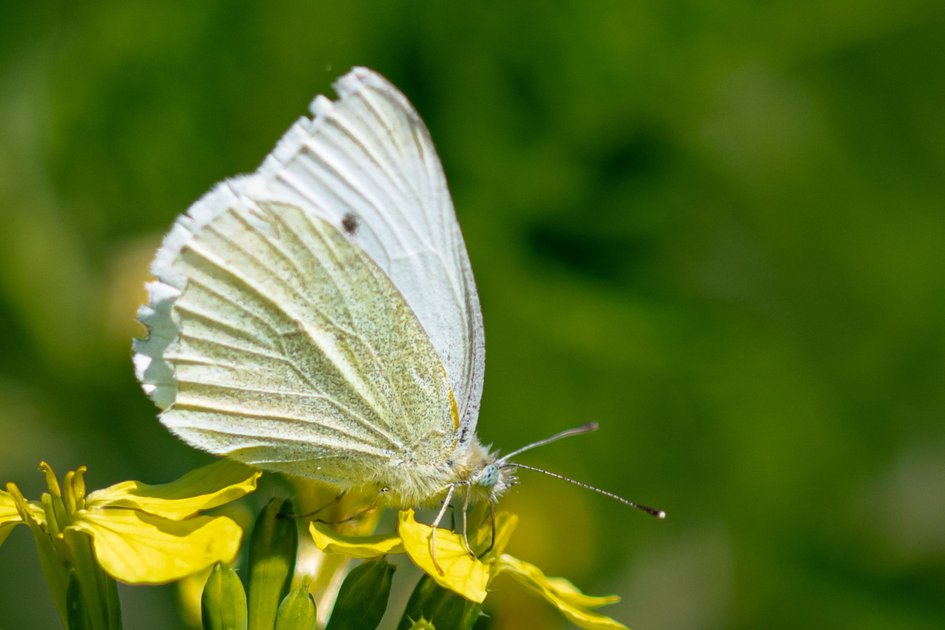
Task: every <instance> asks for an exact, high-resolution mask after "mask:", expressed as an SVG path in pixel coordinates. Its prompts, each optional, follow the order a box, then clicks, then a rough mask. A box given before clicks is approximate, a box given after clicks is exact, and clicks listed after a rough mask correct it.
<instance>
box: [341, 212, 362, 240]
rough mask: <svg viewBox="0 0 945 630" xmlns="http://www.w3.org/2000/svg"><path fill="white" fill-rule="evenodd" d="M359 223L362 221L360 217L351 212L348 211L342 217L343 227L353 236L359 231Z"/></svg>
mask: <svg viewBox="0 0 945 630" xmlns="http://www.w3.org/2000/svg"><path fill="white" fill-rule="evenodd" d="M359 225H361V222H360V221H359V220H358V217H357V216H356V215H355V214H353V213H351V212H346V213H345V216H343V217H341V227H342V229H344V231H345V232H347V233H348V234H351V235H352V236H353V235H354V233H355V232H357V231H358V226H359Z"/></svg>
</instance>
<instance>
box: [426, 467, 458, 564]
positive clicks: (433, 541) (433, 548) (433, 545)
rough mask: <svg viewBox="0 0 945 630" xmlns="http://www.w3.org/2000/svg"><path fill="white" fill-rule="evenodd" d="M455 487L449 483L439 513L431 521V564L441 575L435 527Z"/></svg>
mask: <svg viewBox="0 0 945 630" xmlns="http://www.w3.org/2000/svg"><path fill="white" fill-rule="evenodd" d="M455 489H456V486H455V485H454V484H450V487H449V490H447V491H446V498H445V499H443V507H441V508H440V513H439V514H437V515H436V519H434V521H433V532H432V533H431V534H430V558H431V559H432V560H433V566H434V567H436V570H437V572H438V573H439V574H440V575H443V573H444V571H443V567H441V566H440V563H439V562H437V561H436V529H437V527H439V525H440V521H442V520H443V515H444V514H446V508H447V507H449V504H450V500H451V499H452V498H453V491H454V490H455Z"/></svg>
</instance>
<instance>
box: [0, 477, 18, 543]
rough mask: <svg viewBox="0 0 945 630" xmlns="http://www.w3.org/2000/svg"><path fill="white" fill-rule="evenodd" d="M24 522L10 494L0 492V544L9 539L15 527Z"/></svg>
mask: <svg viewBox="0 0 945 630" xmlns="http://www.w3.org/2000/svg"><path fill="white" fill-rule="evenodd" d="M22 522H23V519H21V518H20V513H19V512H18V511H17V509H16V504H15V503H14V502H13V497H11V496H10V493H9V492H4V491H3V490H0V544H3V541H4V540H6V539H7V536H9V535H10V532H11V531H13V527H14V526H16V525H19V524H20V523H22Z"/></svg>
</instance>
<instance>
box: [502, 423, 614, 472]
mask: <svg viewBox="0 0 945 630" xmlns="http://www.w3.org/2000/svg"><path fill="white" fill-rule="evenodd" d="M598 426H599V425H598V424H597V423H596V422H588V423H587V424H582V425H581V426H579V427H574V428H573V429H568V430H566V431H562V432H561V433H555V434H554V435H552V436H551V437H546V438H545V439H544V440H538V441H537V442H532V443H531V444H526V445H525V446H523V447H522V448H520V449H518V450H517V451H512V452H511V453H509V454H508V455H503V456H502V458H501V459H499V460H498V461H496V465H497V466H499V467H502V466H504V465H506V463H507V462H508V461H509V460H510V459H512V458H513V457H515V456H516V455H518V454H519V453H524V452H525V451H530V450H532V449H533V448H535V447H538V446H544V445H545V444H550V443H552V442H557V441H558V440H560V439H561V438H566V437H571V436H572V435H582V434H584V433H590V432H591V431H596V430H597V428H598Z"/></svg>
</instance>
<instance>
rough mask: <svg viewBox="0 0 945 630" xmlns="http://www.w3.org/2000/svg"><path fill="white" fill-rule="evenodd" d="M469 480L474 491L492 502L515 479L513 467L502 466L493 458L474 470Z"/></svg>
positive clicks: (513, 483) (511, 484)
mask: <svg viewBox="0 0 945 630" xmlns="http://www.w3.org/2000/svg"><path fill="white" fill-rule="evenodd" d="M469 482H470V484H471V485H472V488H473V490H474V491H475V492H477V493H478V494H480V495H484V496H485V497H486V498H487V499H488V500H489V501H491V502H493V503H494V502H495V501H496V500H498V498H499V497H500V496H502V494H503V493H504V492H505V491H506V490H508V489H509V488H510V487H512V486H514V485H515V482H516V480H515V475H514V474H513V469H511V468H508V467H503V466H501V465H500V464H499V463H498V462H496V461H495V460H493V461H488V462H486V463H485V464H484V465H483V466H482V467H481V468H479V469H478V470H476V471H475V472H474V473H473V475H472V477H471V478H470V480H469Z"/></svg>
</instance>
